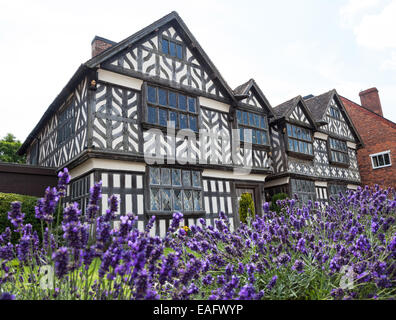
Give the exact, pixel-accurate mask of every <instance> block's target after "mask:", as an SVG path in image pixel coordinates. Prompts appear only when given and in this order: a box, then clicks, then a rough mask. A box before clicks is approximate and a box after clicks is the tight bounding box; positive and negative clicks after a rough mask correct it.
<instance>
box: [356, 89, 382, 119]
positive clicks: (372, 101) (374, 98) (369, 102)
mask: <svg viewBox="0 0 396 320" xmlns="http://www.w3.org/2000/svg"><path fill="white" fill-rule="evenodd" d="M359 96H360V102H361V104H362V107H365V108H366V109H369V110H371V111H373V112H375V113H376V114H379V115H380V116H382V117H383V114H382V107H381V101H380V98H379V95H378V90H377V88H370V89H367V90H364V91H361V92H360V93H359Z"/></svg>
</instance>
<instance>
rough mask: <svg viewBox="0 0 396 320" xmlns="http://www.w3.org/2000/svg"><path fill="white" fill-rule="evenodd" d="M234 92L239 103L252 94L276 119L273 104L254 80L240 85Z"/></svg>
mask: <svg viewBox="0 0 396 320" xmlns="http://www.w3.org/2000/svg"><path fill="white" fill-rule="evenodd" d="M233 92H234V96H235V98H236V100H238V101H239V100H242V99H245V98H247V97H249V92H252V93H253V94H255V95H256V97H257V98H258V99H259V100H260V102H261V105H264V106H265V107H266V108H267V111H268V113H269V115H270V116H271V117H275V114H274V112H273V108H272V107H271V104H270V103H269V101H268V99H267V98H266V96H265V95H264V93H263V91H262V90H261V89H260V87H259V86H258V84H257V82H256V81H255V80H254V79H250V80H249V81H247V82H245V83H243V84H241V85H239V86H238V87H236V88H235V89H234V90H233Z"/></svg>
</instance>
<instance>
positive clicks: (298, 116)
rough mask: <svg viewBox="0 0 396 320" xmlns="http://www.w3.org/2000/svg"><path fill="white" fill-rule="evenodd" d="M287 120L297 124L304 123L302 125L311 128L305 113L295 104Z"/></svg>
mask: <svg viewBox="0 0 396 320" xmlns="http://www.w3.org/2000/svg"><path fill="white" fill-rule="evenodd" d="M289 119H291V120H294V121H297V122H301V123H304V124H306V125H308V126H311V123H310V122H309V120H308V118H307V116H306V114H305V112H304V111H303V109H302V108H301V106H300V104H297V105H296V106H295V107H294V109H293V111H292V112H291V113H290V115H289Z"/></svg>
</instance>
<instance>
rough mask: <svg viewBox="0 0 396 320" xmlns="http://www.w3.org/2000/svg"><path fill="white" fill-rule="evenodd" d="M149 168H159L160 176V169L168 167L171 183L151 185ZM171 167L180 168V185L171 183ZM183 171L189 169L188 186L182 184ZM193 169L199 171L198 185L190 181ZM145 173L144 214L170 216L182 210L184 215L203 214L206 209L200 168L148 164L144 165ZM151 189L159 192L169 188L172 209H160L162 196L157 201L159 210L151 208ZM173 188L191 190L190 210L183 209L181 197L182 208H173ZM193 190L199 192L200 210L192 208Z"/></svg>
mask: <svg viewBox="0 0 396 320" xmlns="http://www.w3.org/2000/svg"><path fill="white" fill-rule="evenodd" d="M150 168H159V170H160V177H161V176H162V171H161V169H169V170H170V179H171V184H170V185H163V184H161V182H160V184H158V185H152V184H151V183H150ZM172 169H175V170H180V177H181V182H180V183H181V185H180V186H176V185H173V183H172ZM183 171H189V172H190V181H191V185H190V186H184V185H183ZM193 171H196V172H198V173H199V179H200V186H199V187H196V186H193V181H192V172H193ZM145 175H146V177H145V181H146V185H147V188H145V189H146V190H145V199H146V200H145V210H144V211H145V213H146V214H149V215H156V216H171V215H172V214H173V213H174V212H176V211H180V212H182V213H183V215H184V216H191V215H192V216H197V215H202V214H205V212H206V211H205V208H204V207H205V203H204V188H203V179H202V170H200V169H197V168H187V169H186V168H183V167H180V166H176V167H175V166H167V165H161V166H158V165H150V166H147V167H146V172H145ZM160 179H161V178H160ZM152 189H156V190H158V191H159V192H161V191H160V190H161V189H169V190H171V199H172V204H171V206H172V209H171V210H168V211H166V210H162V197H160V199H159V201H160V209H159V210H151V190H152ZM174 190H180V191H181V192H182V191H184V190H188V191H191V192H192V196H191V198H192V210H191V211H185V210H184V199H183V198H182V199H181V201H182V207H183V209H181V210H176V209H174V204H173V199H174V198H173V197H174V195H173V192H174ZM194 191H199V192H201V210H195V208H194Z"/></svg>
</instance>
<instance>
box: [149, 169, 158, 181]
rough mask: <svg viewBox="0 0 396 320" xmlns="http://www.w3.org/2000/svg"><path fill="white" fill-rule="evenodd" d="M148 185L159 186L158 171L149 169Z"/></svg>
mask: <svg viewBox="0 0 396 320" xmlns="http://www.w3.org/2000/svg"><path fill="white" fill-rule="evenodd" d="M150 184H153V185H159V184H160V169H159V168H153V167H151V168H150Z"/></svg>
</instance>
